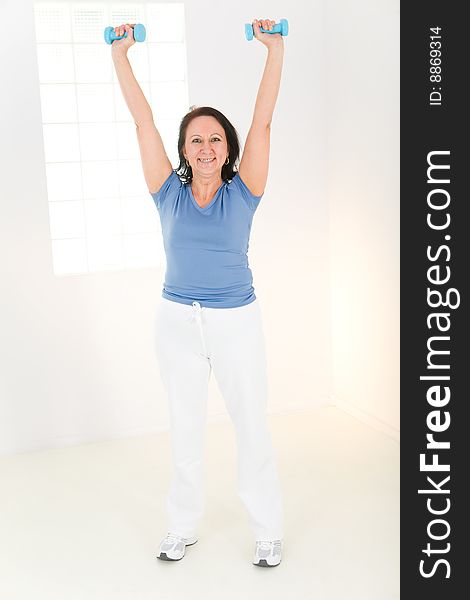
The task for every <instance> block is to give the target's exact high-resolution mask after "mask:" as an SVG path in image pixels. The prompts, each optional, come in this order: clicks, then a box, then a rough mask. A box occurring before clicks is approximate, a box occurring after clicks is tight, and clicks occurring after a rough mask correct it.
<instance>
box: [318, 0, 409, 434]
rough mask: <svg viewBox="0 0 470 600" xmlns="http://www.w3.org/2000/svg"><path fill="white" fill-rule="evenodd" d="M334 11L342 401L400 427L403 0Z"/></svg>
mask: <svg viewBox="0 0 470 600" xmlns="http://www.w3.org/2000/svg"><path fill="white" fill-rule="evenodd" d="M326 4H327V7H328V8H327V11H326V27H325V31H326V32H327V33H328V35H327V36H326V41H327V45H326V53H327V57H326V63H325V66H326V74H327V77H326V83H327V85H326V95H327V106H328V113H327V114H328V128H327V132H328V133H327V152H328V167H327V180H328V204H329V207H330V249H329V255H330V257H331V309H332V344H333V393H334V396H335V401H336V402H337V403H338V405H339V406H341V407H342V408H344V409H345V410H347V411H349V412H351V413H352V414H356V415H357V416H360V417H362V418H364V419H366V420H368V421H370V422H371V423H374V424H375V425H377V426H379V427H381V428H382V429H384V430H385V431H387V432H388V433H389V434H391V435H393V436H395V437H397V433H398V430H399V403H398V399H399V330H400V323H399V308H400V306H399V302H400V298H399V293H400V288H399V285H400V281H399V260H400V256H399V251H400V248H399V243H400V239H399V226H400V222H399V208H400V206H399V193H400V192H399V167H400V165H399V141H400V140H399V131H400V130H399V127H400V122H399V104H400V100H399V92H400V80H399V69H398V66H399V55H400V46H399V40H400V33H399V24H400V23H399V1H398V0H361V1H360V2H357V1H353V0H334V1H332V2H327V3H326Z"/></svg>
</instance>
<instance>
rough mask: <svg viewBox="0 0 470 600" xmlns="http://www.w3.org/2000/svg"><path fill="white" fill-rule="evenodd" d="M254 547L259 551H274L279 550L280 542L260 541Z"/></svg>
mask: <svg viewBox="0 0 470 600" xmlns="http://www.w3.org/2000/svg"><path fill="white" fill-rule="evenodd" d="M256 545H257V546H258V548H259V549H260V550H271V549H273V550H274V548H281V540H274V541H272V542H264V541H260V542H256Z"/></svg>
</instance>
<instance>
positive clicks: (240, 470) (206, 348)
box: [155, 298, 283, 540]
mask: <svg viewBox="0 0 470 600" xmlns="http://www.w3.org/2000/svg"><path fill="white" fill-rule="evenodd" d="M155 349H156V353H157V358H158V363H159V367H160V374H161V378H162V382H163V385H164V387H165V390H166V393H167V398H168V402H169V414H170V436H171V449H172V457H173V479H172V483H171V486H170V491H169V494H168V497H167V503H166V506H167V515H168V531H169V532H171V533H175V534H177V535H181V536H183V537H191V536H193V535H196V529H197V525H198V522H199V519H200V518H201V516H202V514H203V512H204V506H205V492H204V483H205V482H204V477H205V476H204V473H205V471H204V464H203V454H204V431H205V423H206V408H207V396H208V383H209V377H210V374H211V370H213V371H214V375H215V378H216V381H217V384H218V387H219V390H220V392H221V394H222V396H223V398H224V401H225V404H226V407H227V411H228V413H229V415H230V417H231V419H232V421H233V423H234V426H235V433H236V440H237V493H238V496H239V497H240V498H241V500H242V502H243V503H244V505H245V507H246V509H247V512H248V518H249V522H250V525H251V529H252V532H253V535H254V539H255V540H277V539H282V537H283V507H282V499H281V490H280V485H279V479H278V474H277V470H276V464H275V458H274V455H273V449H272V445H271V437H270V434H269V431H268V426H267V420H266V401H267V377H266V354H265V342H264V334H263V326H262V319H261V311H260V306H259V303H258V300H257V299H256V300H254V301H253V302H251V303H250V304H247V305H246V306H240V307H236V308H207V307H201V305H200V304H199V302H193V304H192V305H189V304H181V303H179V302H173V301H171V300H167V299H166V298H160V302H159V304H158V307H157V312H156V315H155Z"/></svg>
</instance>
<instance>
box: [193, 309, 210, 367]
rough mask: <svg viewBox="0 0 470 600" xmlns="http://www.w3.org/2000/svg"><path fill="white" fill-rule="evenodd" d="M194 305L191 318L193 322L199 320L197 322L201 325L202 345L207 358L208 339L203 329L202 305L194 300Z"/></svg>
mask: <svg viewBox="0 0 470 600" xmlns="http://www.w3.org/2000/svg"><path fill="white" fill-rule="evenodd" d="M192 306H193V313H192V315H191V317H190V319H189V320H190V321H191V322H193V321H194V320H196V321H197V324H198V326H199V332H200V334H201V341H202V347H203V349H204V356H205V357H206V358H208V354H207V348H206V340H205V339H204V331H203V329H202V307H201V305H200V303H199V302H193V303H192Z"/></svg>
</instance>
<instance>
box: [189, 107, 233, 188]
mask: <svg viewBox="0 0 470 600" xmlns="http://www.w3.org/2000/svg"><path fill="white" fill-rule="evenodd" d="M183 154H184V156H185V157H186V159H187V161H188V162H189V164H190V165H191V167H192V170H193V177H194V175H202V176H206V175H214V173H218V174H219V175H220V173H221V171H222V167H223V165H224V163H225V161H226V160H227V155H228V147H227V138H226V136H225V131H224V128H223V127H222V125H221V124H220V123H219V122H218V121H217V119H215V118H214V117H208V116H204V117H196V118H195V119H193V120H192V121H191V122H190V123H189V125H188V128H187V130H186V140H185V144H184V147H183Z"/></svg>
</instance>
